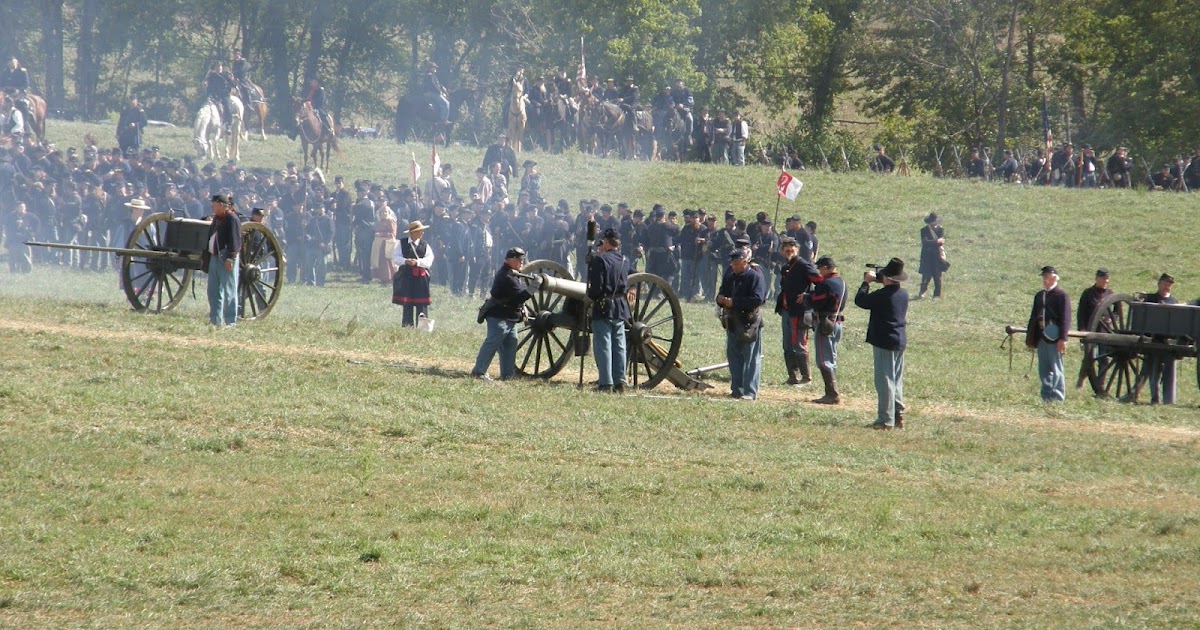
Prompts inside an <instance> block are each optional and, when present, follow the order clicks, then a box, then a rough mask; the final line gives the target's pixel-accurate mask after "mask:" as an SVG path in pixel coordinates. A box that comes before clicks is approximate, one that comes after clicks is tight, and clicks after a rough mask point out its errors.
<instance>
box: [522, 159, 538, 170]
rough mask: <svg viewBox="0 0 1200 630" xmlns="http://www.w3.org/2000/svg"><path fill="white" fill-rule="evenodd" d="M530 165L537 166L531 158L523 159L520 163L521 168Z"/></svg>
mask: <svg viewBox="0 0 1200 630" xmlns="http://www.w3.org/2000/svg"><path fill="white" fill-rule="evenodd" d="M532 166H537V162H534V161H533V160H525V162H524V163H523V164H521V168H530V167H532Z"/></svg>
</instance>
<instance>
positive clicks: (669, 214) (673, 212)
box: [659, 210, 679, 219]
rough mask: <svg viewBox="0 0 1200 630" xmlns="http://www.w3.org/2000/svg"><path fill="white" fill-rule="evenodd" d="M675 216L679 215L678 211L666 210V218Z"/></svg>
mask: <svg viewBox="0 0 1200 630" xmlns="http://www.w3.org/2000/svg"><path fill="white" fill-rule="evenodd" d="M659 212H661V210H660V211H659ZM677 216H679V213H678V212H675V211H674V210H672V211H670V212H668V213H667V218H668V219H670V218H671V217H677Z"/></svg>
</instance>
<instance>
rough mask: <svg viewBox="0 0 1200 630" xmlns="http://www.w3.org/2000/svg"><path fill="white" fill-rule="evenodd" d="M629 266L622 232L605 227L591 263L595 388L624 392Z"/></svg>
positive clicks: (589, 281) (589, 278) (590, 292)
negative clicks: (597, 374) (598, 249)
mask: <svg viewBox="0 0 1200 630" xmlns="http://www.w3.org/2000/svg"><path fill="white" fill-rule="evenodd" d="M628 290H629V267H628V264H627V263H626V262H625V257H624V256H622V255H621V235H620V234H619V233H618V232H617V231H616V230H615V229H613V228H609V229H607V230H604V236H603V238H602V239H601V241H600V251H599V253H598V254H597V255H596V256H595V257H593V258H592V262H591V264H590V265H589V266H588V282H587V296H588V299H590V300H591V301H592V352H593V353H594V354H595V355H596V370H597V371H598V372H599V373H600V379H599V383H598V384H597V387H596V391H599V392H614V393H617V394H623V393H625V356H626V355H625V351H626V348H625V322H626V320H628V319H629V318H630V317H631V314H630V311H629V301H628V300H627V299H626V297H625V293H626V292H627V291H628Z"/></svg>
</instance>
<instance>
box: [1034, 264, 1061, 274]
mask: <svg viewBox="0 0 1200 630" xmlns="http://www.w3.org/2000/svg"><path fill="white" fill-rule="evenodd" d="M1048 273H1052V274H1054V275H1056V276H1057V275H1058V269H1055V268H1054V267H1052V266H1050V265H1046V266H1045V267H1042V271H1041V272H1040V273H1039V274H1038V275H1039V276H1044V275H1046V274H1048Z"/></svg>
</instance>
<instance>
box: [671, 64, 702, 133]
mask: <svg viewBox="0 0 1200 630" xmlns="http://www.w3.org/2000/svg"><path fill="white" fill-rule="evenodd" d="M671 100H672V101H675V109H677V110H679V113H680V115H682V116H683V120H684V122H685V123H686V124H687V130H688V143H689V144H691V138H692V135H693V134H694V133H695V131H696V121H695V120H694V119H693V118H692V109H693V108H694V107H695V106H696V101H695V99H693V98H692V91H691V90H689V89H688V88H687V86H685V85H684V84H683V79H675V87H674V88H672V89H671Z"/></svg>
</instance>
